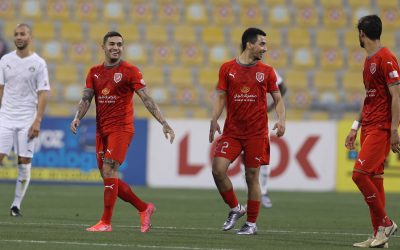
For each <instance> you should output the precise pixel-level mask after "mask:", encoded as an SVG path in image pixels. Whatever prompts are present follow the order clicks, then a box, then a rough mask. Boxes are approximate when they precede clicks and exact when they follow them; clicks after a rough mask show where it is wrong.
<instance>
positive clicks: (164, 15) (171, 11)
mask: <svg viewBox="0 0 400 250" xmlns="http://www.w3.org/2000/svg"><path fill="white" fill-rule="evenodd" d="M157 6H158V7H157V17H158V22H159V23H174V24H179V23H181V20H182V18H181V9H182V7H181V5H180V4H179V3H178V2H177V1H173V0H159V1H157Z"/></svg>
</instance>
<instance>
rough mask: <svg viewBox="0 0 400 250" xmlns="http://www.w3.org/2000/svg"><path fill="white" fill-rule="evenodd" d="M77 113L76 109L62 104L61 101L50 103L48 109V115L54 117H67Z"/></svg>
mask: <svg viewBox="0 0 400 250" xmlns="http://www.w3.org/2000/svg"><path fill="white" fill-rule="evenodd" d="M75 111H76V108H75V107H72V106H71V105H66V104H65V103H60V101H57V102H56V101H55V102H49V103H48V105H47V108H46V114H47V115H48V116H54V117H67V116H71V115H73V114H74V112H75Z"/></svg>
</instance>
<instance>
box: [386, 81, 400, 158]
mask: <svg viewBox="0 0 400 250" xmlns="http://www.w3.org/2000/svg"><path fill="white" fill-rule="evenodd" d="M399 84H400V82H396V83H394V84H391V85H390V86H389V92H390V95H391V96H392V104H391V106H392V124H391V127H390V145H391V147H392V151H393V152H394V153H400V146H399V142H400V140H399V133H398V131H397V128H398V127H399V120H400V118H399V112H400V97H399V95H400V90H399Z"/></svg>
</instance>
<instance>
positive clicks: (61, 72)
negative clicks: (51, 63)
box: [54, 64, 80, 85]
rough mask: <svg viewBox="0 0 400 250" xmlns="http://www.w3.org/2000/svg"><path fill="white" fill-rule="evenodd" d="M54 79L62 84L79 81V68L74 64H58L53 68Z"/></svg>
mask: <svg viewBox="0 0 400 250" xmlns="http://www.w3.org/2000/svg"><path fill="white" fill-rule="evenodd" d="M54 76H55V81H56V82H57V83H58V82H59V83H62V84H66V85H68V84H75V83H78V82H79V79H80V78H79V69H78V67H77V66H76V65H74V64H58V65H57V66H56V67H55V69H54Z"/></svg>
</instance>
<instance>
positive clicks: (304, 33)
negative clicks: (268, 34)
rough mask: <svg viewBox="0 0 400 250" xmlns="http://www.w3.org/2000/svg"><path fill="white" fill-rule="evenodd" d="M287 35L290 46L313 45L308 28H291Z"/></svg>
mask: <svg viewBox="0 0 400 250" xmlns="http://www.w3.org/2000/svg"><path fill="white" fill-rule="evenodd" d="M287 36H288V37H287V38H288V45H289V47H292V48H299V47H311V33H310V31H309V30H308V29H307V28H291V29H289V30H288V34H287Z"/></svg>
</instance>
